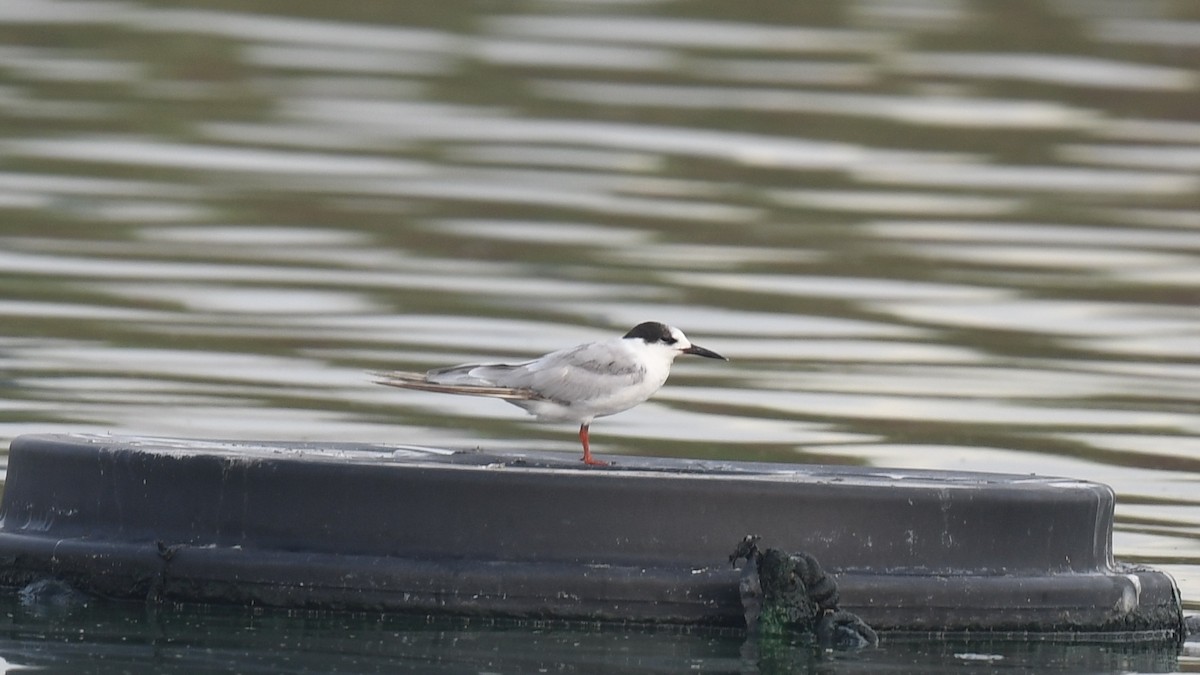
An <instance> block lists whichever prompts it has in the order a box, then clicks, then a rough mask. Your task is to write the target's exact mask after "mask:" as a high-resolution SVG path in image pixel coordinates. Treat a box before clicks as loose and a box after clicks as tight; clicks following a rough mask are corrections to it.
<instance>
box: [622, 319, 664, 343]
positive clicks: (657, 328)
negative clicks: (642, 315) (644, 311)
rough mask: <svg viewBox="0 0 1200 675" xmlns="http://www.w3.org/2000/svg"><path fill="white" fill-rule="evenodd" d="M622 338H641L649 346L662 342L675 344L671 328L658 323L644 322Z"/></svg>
mask: <svg viewBox="0 0 1200 675" xmlns="http://www.w3.org/2000/svg"><path fill="white" fill-rule="evenodd" d="M622 337H627V338H641V339H642V340H645V341H646V343H647V344H653V343H655V342H661V343H663V344H666V345H673V344H675V342H676V340H675V336H674V335H671V327H670V326H668V325H666V324H663V323H659V322H657V321H644V322H642V323H639V324H638V325H636V326H634V327H633V328H631V329H630V330H629V332H628V333H626V334H625V335H623V336H622Z"/></svg>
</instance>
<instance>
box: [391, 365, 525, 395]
mask: <svg viewBox="0 0 1200 675" xmlns="http://www.w3.org/2000/svg"><path fill="white" fill-rule="evenodd" d="M431 374H432V373H406V372H403V371H398V370H394V371H389V372H381V373H372V375H374V376H375V383H376V384H383V385H387V386H389V387H400V388H402V389H417V390H420V391H436V392H441V393H443V394H464V395H467V396H487V397H489V398H500V399H507V400H513V401H536V400H539V399H541V398H542V397H541V396H538V395H537V393H536V392H534V391H533V390H532V389H514V388H511V387H498V386H495V385H491V384H465V383H464V384H455V383H454V382H453V381H444V380H442V378H440V377H439V378H437V380H436V381H435V380H434V379H432V378H431V377H430V375H431Z"/></svg>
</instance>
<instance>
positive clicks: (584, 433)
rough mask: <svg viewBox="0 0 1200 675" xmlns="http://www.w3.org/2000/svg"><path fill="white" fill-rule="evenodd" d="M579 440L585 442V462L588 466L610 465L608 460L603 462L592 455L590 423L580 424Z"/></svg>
mask: <svg viewBox="0 0 1200 675" xmlns="http://www.w3.org/2000/svg"><path fill="white" fill-rule="evenodd" d="M579 442H580V443H583V463H584V464H587V465H588V466H608V462H602V461H600V460H598V459H596V458H594V457H592V449H591V448H590V447H588V425H586V424H581V425H579Z"/></svg>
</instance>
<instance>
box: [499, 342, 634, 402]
mask: <svg viewBox="0 0 1200 675" xmlns="http://www.w3.org/2000/svg"><path fill="white" fill-rule="evenodd" d="M480 374H482V375H485V376H486V377H488V378H489V379H493V378H494V380H493V381H494V382H495V383H496V384H499V385H502V386H505V387H510V388H513V389H520V390H528V391H532V392H535V393H537V394H538V396H539V397H541V398H544V399H549V400H551V401H556V402H559V403H562V404H564V405H570V404H571V402H573V401H587V400H591V399H595V398H603V397H606V396H609V395H611V394H612V392H614V391H617V390H620V389H623V388H625V387H630V386H633V385H636V384H638V383H640V382H641V381H642V380H643V379H644V378H645V377H646V368H645V367H644V366H642V365H641V364H640V363H638V362H636V361H631V360H630V358H629V355H628V354H627V353H626V352H625V350H624V348H623V345H622V344H621V343H620V342H618V341H606V342H590V343H588V344H583V345H579V346H578V347H571V348H569V349H563V350H560V351H557V352H551V353H550V354H547V355H545V356H543V357H542V358H540V359H535V360H533V361H527V362H525V363H520V364H515V365H513V366H501V367H499V368H495V367H492V368H489V369H488V370H486V371H480Z"/></svg>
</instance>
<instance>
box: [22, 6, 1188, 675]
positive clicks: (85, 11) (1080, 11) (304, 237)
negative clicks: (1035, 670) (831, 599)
mask: <svg viewBox="0 0 1200 675" xmlns="http://www.w3.org/2000/svg"><path fill="white" fill-rule="evenodd" d="M739 7H740V6H739ZM1172 12H1176V14H1178V15H1177V16H1176V15H1173V14H1172ZM1018 37H1019V39H1018ZM1198 44H1200V41H1198V39H1197V32H1196V29H1195V25H1194V22H1192V21H1190V18H1189V16H1188V15H1187V13H1186V12H1184V11H1182V10H1177V9H1175V8H1173V7H1171V6H1167V5H1162V4H1154V3H1151V4H1136V3H1134V4H1121V3H1081V2H1032V3H1021V4H1019V5H1016V4H1000V5H995V6H991V7H984V6H973V5H967V4H963V3H927V2H907V3H896V2H875V1H872V0H867V1H863V2H857V3H852V4H849V5H847V4H845V3H830V2H818V3H815V4H813V3H809V4H806V5H804V6H803V7H792V6H787V5H782V4H780V5H774V6H772V5H769V4H768V5H766V6H760V5H755V6H754V7H749V6H748V7H747V8H745V9H741V8H739V9H736V10H735V9H730V8H724V7H717V6H716V5H714V6H712V7H701V6H694V7H689V8H683V7H677V6H675V5H673V4H672V3H650V4H646V3H641V4H638V3H627V2H623V1H620V0H618V1H616V2H597V3H588V4H586V6H585V5H580V4H578V3H541V4H538V5H523V4H520V3H510V2H501V3H499V4H495V5H489V6H487V7H483V6H479V5H475V4H464V3H457V2H450V3H439V4H438V5H436V6H425V5H420V4H416V5H409V4H394V5H388V6H386V7H384V6H379V7H375V6H368V5H361V6H358V5H356V6H346V7H342V6H339V9H338V10H337V12H336V13H333V12H331V11H330V10H329V9H328V8H326V7H324V6H322V5H320V4H319V3H300V4H294V3H275V2H267V3H264V4H259V5H257V6H256V8H255V13H247V12H244V11H238V10H230V11H220V10H218V9H214V8H212V7H210V6H203V3H199V4H197V3H190V4H189V3H187V2H183V3H182V4H178V5H177V6H174V7H166V6H158V5H153V4H151V5H143V4H138V3H127V2H121V3H110V2H86V3H84V2H73V1H70V0H7V1H6V2H3V3H0V169H3V171H0V211H2V212H3V224H2V225H0V275H2V277H3V285H2V290H0V318H3V323H4V326H5V328H4V331H3V334H2V335H0V359H3V361H4V366H5V367H4V376H3V380H2V382H3V383H4V385H5V387H4V388H3V389H2V390H0V391H2V393H0V436H3V437H4V438H5V439H11V438H12V437H13V436H15V435H17V434H20V433H26V432H32V431H80V432H105V431H110V432H117V433H132V434H141V435H151V434H156V435H182V436H216V437H226V438H228V437H235V438H243V439H245V438H275V439H279V438H295V439H297V440H313V439H327V440H343V441H345V440H351V441H363V442H387V443H419V444H425V445H440V446H450V447H462V448H473V447H478V446H485V447H488V448H519V449H531V448H532V449H551V450H552V449H562V450H564V451H565V450H570V451H571V452H574V449H573V448H574V446H573V445H572V442H573V441H572V433H571V431H572V430H570V429H563V428H559V427H556V426H553V425H549V426H541V425H535V424H533V423H532V422H530V421H529V420H528V418H525V417H523V416H522V414H521V413H520V412H519V411H516V410H514V409H512V408H511V406H506V405H503V404H500V403H496V402H489V401H472V400H469V399H467V400H463V399H455V398H450V397H431V396H426V395H422V394H419V393H412V392H395V391H387V390H383V389H382V388H378V387H374V386H373V385H371V384H370V383H369V378H368V377H367V376H366V375H365V371H368V370H374V369H381V368H404V369H421V368H427V367H431V366H433V365H438V364H443V363H447V362H455V361H466V360H476V359H490V358H496V359H501V358H503V359H515V358H521V357H523V356H530V355H535V354H539V353H543V352H546V351H550V350H552V349H556V348H559V347H562V346H565V345H570V344H574V343H578V342H583V341H587V340H592V339H596V338H599V337H603V336H607V335H613V334H620V333H621V332H624V330H626V329H627V328H628V327H629V326H631V325H633V324H635V323H637V322H640V321H643V320H660V321H666V322H669V323H672V324H676V325H679V326H681V327H683V328H684V329H685V330H686V331H687V332H688V333H689V334H691V335H694V336H697V339H699V336H704V339H703V341H702V342H703V344H706V345H709V346H711V347H713V348H714V349H716V350H717V351H719V352H721V353H723V354H727V355H728V356H730V357H731V358H732V359H733V360H732V362H731V363H730V364H729V367H728V368H726V369H723V370H721V372H713V371H712V370H711V369H705V368H700V367H696V366H694V365H689V364H687V363H681V364H680V365H679V367H678V368H677V369H676V373H675V375H674V376H673V377H672V379H671V382H670V383H669V384H668V385H667V387H666V388H665V389H664V390H663V391H662V393H661V395H660V396H659V397H658V398H657V399H656V400H655V401H654V402H652V403H650V404H647V405H646V406H644V407H641V408H638V409H636V410H634V411H631V412H629V413H626V414H623V415H621V416H619V417H614V418H612V419H611V420H603V421H602V422H601V424H599V425H598V426H597V427H596V429H595V434H596V441H597V444H598V449H600V450H601V451H602V452H603V453H605V454H620V453H648V454H661V455H679V456H693V457H697V456H703V457H741V458H753V459H767V460H775V461H824V462H846V463H861V464H894V465H903V466H915V467H928V468H956V469H957V468H962V469H972V470H995V471H1002V472H1009V473H1013V472H1015V473H1038V474H1067V475H1071V476H1075V477H1080V478H1092V479H1096V480H1102V481H1105V482H1108V483H1110V484H1111V485H1113V486H1114V488H1115V490H1116V491H1117V493H1118V495H1119V505H1118V512H1117V516H1118V532H1117V533H1116V536H1115V541H1116V545H1117V549H1118V554H1119V555H1120V556H1121V557H1123V558H1126V559H1130V560H1135V561H1137V560H1143V561H1167V562H1168V563H1169V564H1170V565H1171V570H1172V572H1174V573H1175V574H1176V575H1177V577H1178V578H1179V580H1180V582H1181V584H1182V586H1183V589H1184V599H1185V602H1186V603H1188V605H1189V606H1190V607H1192V608H1193V609H1195V608H1197V607H1200V605H1198V604H1197V603H1198V602H1200V601H1198V600H1197V598H1200V585H1198V583H1200V574H1197V571H1196V570H1197V569H1200V544H1198V543H1197V542H1198V541H1200V538H1198V537H1197V529H1198V528H1200V506H1197V501H1196V498H1195V496H1194V493H1195V486H1196V484H1197V483H1198V482H1200V468H1198V467H1197V462H1198V461H1200V448H1198V447H1197V441H1196V439H1197V438H1200V416H1198V414H1197V410H1198V407H1197V403H1198V400H1197V394H1196V392H1197V391H1200V360H1198V359H1200V346H1198V345H1200V312H1198V310H1197V307H1198V306H1200V305H1198V302H1197V301H1198V300H1200V264H1198V263H1200V179H1198V178H1197V177H1196V174H1197V171H1196V170H1197V168H1198V167H1200V160H1198V159H1197V147H1198V146H1200V119H1197V116H1196V111H1197V110H1200V101H1197V96H1196V94H1197V91H1198V90H1200V81H1198V77H1197V75H1196V71H1195V67H1194V61H1195V59H1194V55H1195V54H1194V52H1195V48H1196V46H1197V45H1198ZM608 646H611V645H607V643H606V648H607V647H608ZM660 656H661V654H660ZM943 656H945V655H943ZM710 657H711V655H709V656H705V658H710ZM6 658H9V657H6ZM713 658H715V657H713ZM720 658H726V656H721V657H720ZM922 658H926V659H929V658H932V657H930V656H929V655H928V654H926V655H925V656H924V657H922ZM10 661H12V662H15V663H19V662H20V661H18V660H16V659H13V658H10ZM945 662H946V663H953V664H955V665H956V666H962V665H964V663H967V662H968V661H966V660H963V659H956V657H953V655H951V656H949V657H946V660H945ZM679 663H680V662H679V661H671V665H670V666H668V667H667V668H666V669H668V670H679V669H681V668H678V667H676V666H679ZM716 663H720V664H724V665H721V666H719V667H718V669H719V668H722V667H726V666H729V664H730V663H734V662H728V661H721V660H720V659H718V660H717V661H716ZM736 663H737V664H740V665H737V666H729V667H737V668H742V667H743V666H744V663H742V662H741V661H737V662H736ZM929 663H930V664H932V662H929ZM938 663H942V662H941V661H938ZM972 663H973V662H972ZM607 665H609V666H611V665H612V664H607ZM858 665H859V666H861V665H862V664H858ZM1142 665H1145V664H1142ZM1152 665H1154V667H1158V666H1160V665H1162V664H1152ZM706 667H707V666H706ZM1139 667H1140V666H1139ZM1162 667H1170V665H1169V664H1168V665H1165V666H1162Z"/></svg>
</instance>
